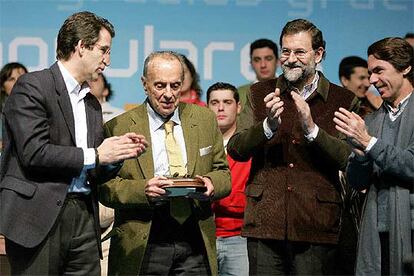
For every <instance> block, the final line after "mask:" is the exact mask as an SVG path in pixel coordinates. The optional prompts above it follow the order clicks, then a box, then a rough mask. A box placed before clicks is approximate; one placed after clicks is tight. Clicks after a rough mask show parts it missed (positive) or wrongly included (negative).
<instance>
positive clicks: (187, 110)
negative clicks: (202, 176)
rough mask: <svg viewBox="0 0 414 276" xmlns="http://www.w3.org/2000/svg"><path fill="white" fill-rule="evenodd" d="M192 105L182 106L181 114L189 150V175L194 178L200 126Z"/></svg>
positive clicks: (180, 106) (180, 108) (180, 107)
mask: <svg viewBox="0 0 414 276" xmlns="http://www.w3.org/2000/svg"><path fill="white" fill-rule="evenodd" d="M191 110H192V107H191V105H186V104H180V105H179V114H180V120H181V125H182V129H183V134H184V141H185V147H186V150H187V174H188V175H190V176H194V169H195V164H196V160H197V157H198V150H199V135H198V124H197V122H196V120H194V118H193V116H194V113H193V112H192V111H191Z"/></svg>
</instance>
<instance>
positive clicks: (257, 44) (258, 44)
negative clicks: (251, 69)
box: [250, 38, 279, 59]
mask: <svg viewBox="0 0 414 276" xmlns="http://www.w3.org/2000/svg"><path fill="white" fill-rule="evenodd" d="M266 47H267V48H270V49H271V50H272V51H273V54H274V55H275V57H276V59H278V58H279V50H278V49H277V45H276V43H274V42H273V41H271V40H270V39H266V38H261V39H258V40H255V41H253V43H252V44H250V58H251V57H252V55H253V51H254V50H256V49H260V48H266Z"/></svg>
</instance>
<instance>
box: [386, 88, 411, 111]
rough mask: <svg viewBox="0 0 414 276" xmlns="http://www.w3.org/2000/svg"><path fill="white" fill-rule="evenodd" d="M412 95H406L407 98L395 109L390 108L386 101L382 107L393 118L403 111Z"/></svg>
mask: <svg viewBox="0 0 414 276" xmlns="http://www.w3.org/2000/svg"><path fill="white" fill-rule="evenodd" d="M412 94H413V92H411V93H410V94H408V95H407V97H405V98H404V99H402V101H401V102H400V103H399V104H398V105H397V107H395V108H394V107H392V105H390V104H389V103H388V102H387V101H384V106H385V108H386V109H387V110H388V112H389V113H391V114H392V115H393V116H398V115H399V114H401V113H402V112H403V111H404V108H405V106H406V105H407V104H408V99H409V98H410V96H411V95H412Z"/></svg>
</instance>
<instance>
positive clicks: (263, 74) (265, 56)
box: [250, 47, 277, 81]
mask: <svg viewBox="0 0 414 276" xmlns="http://www.w3.org/2000/svg"><path fill="white" fill-rule="evenodd" d="M250 63H251V65H252V68H253V70H254V72H255V73H256V78H257V80H258V81H264V80H269V79H273V78H274V77H275V74H276V69H277V59H276V56H275V54H274V53H273V50H272V49H270V48H269V47H264V48H257V49H254V50H253V52H252V56H251V61H250Z"/></svg>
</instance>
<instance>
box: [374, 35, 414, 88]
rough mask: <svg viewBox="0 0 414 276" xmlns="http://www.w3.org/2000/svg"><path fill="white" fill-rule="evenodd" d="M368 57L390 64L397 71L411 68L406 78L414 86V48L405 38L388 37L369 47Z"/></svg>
mask: <svg viewBox="0 0 414 276" xmlns="http://www.w3.org/2000/svg"><path fill="white" fill-rule="evenodd" d="M367 53H368V56H370V55H373V56H374V57H375V58H377V59H380V60H384V61H387V62H389V63H390V64H391V65H392V66H393V67H394V68H395V69H396V70H397V71H399V72H402V71H404V70H405V69H407V68H408V67H409V66H411V70H410V72H409V73H408V74H407V75H405V76H404V77H406V78H408V81H409V82H411V84H412V85H413V86H414V48H413V47H412V46H411V45H410V44H409V43H408V42H407V41H405V40H404V39H403V38H399V37H387V38H384V39H381V40H379V41H377V42H374V43H373V44H371V46H369V47H368V51H367Z"/></svg>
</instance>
